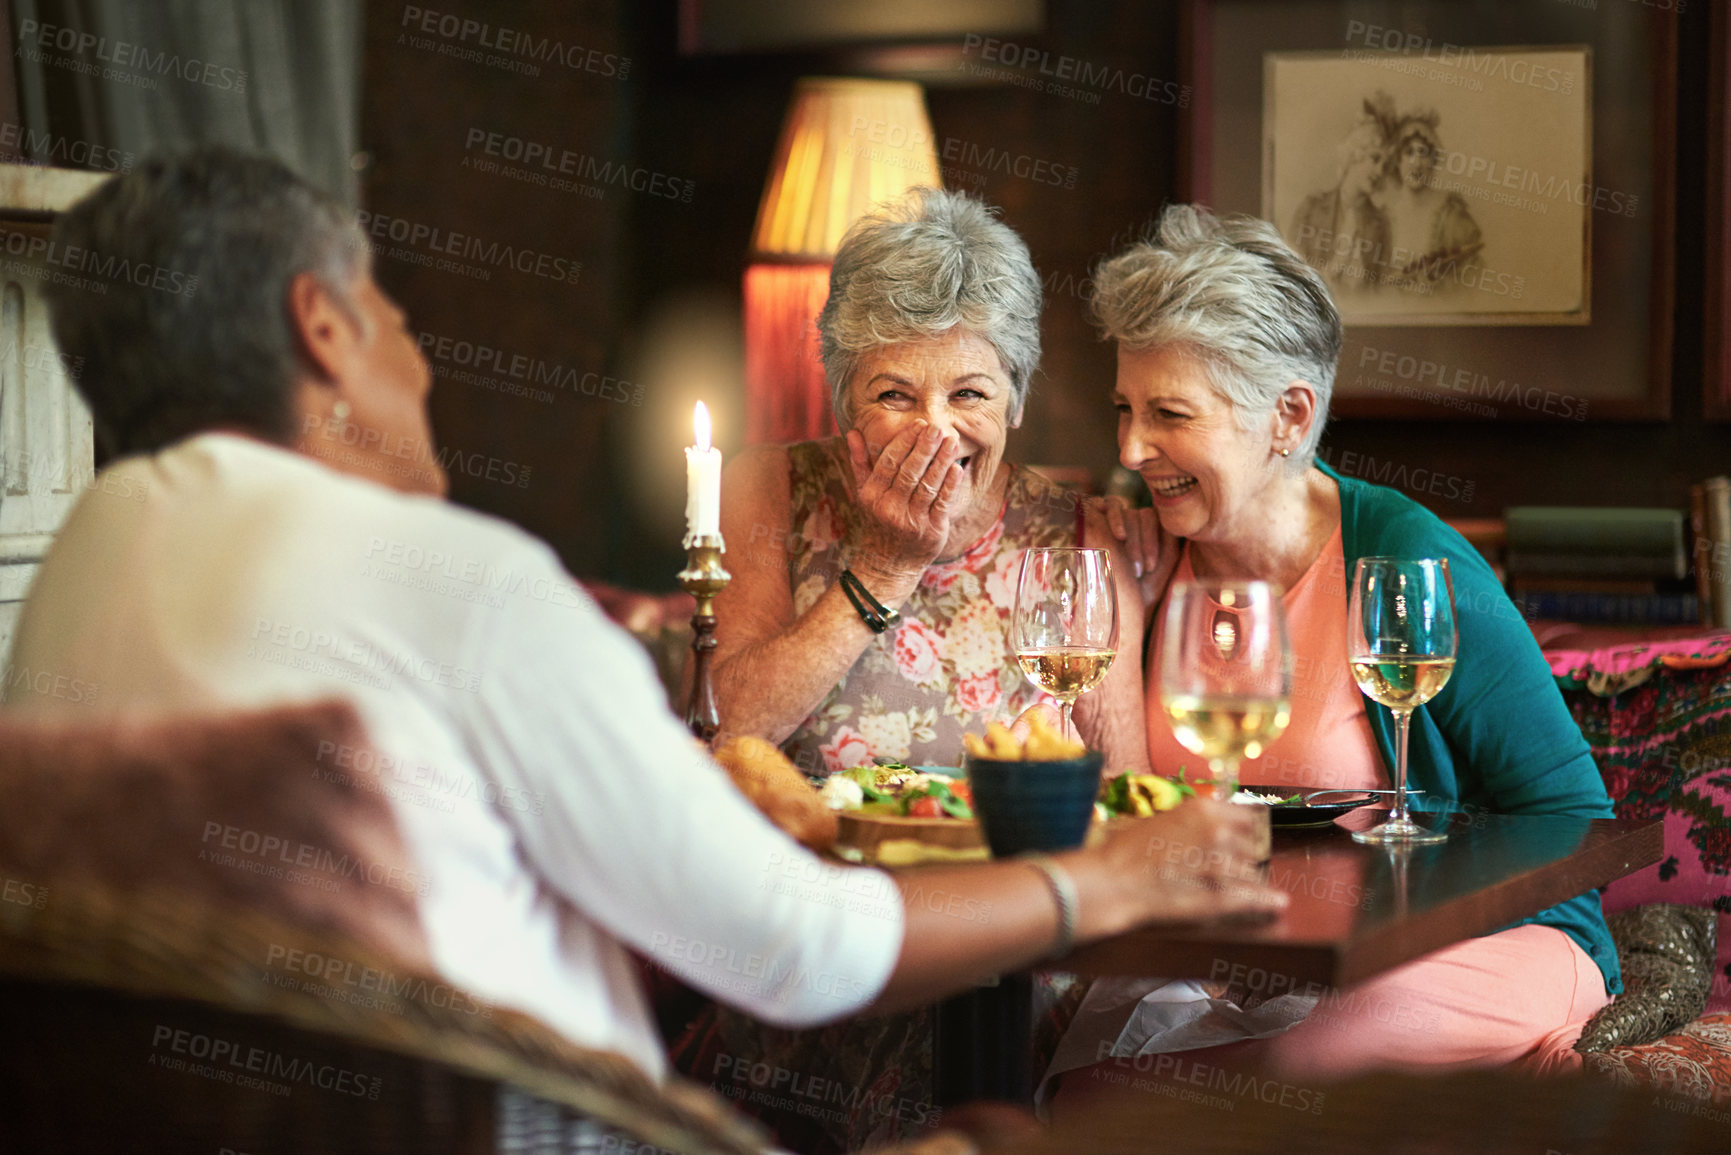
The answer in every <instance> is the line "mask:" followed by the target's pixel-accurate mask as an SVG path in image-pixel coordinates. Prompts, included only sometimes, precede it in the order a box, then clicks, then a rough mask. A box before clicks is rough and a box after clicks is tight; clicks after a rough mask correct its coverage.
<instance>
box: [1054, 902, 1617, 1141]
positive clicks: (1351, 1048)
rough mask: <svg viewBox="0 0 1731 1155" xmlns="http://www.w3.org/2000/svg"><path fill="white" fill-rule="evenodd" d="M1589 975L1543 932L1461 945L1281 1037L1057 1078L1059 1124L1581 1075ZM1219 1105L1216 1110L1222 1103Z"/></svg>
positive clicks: (1573, 951)
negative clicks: (1386, 1074) (1397, 1085)
mask: <svg viewBox="0 0 1731 1155" xmlns="http://www.w3.org/2000/svg"><path fill="white" fill-rule="evenodd" d="M1609 1001H1610V999H1609V997H1608V996H1607V995H1606V994H1605V980H1604V976H1603V974H1601V973H1600V971H1599V968H1598V966H1597V965H1596V964H1595V963H1594V962H1593V960H1592V959H1590V958H1588V957H1587V955H1586V952H1585V951H1583V950H1581V948H1580V947H1579V946H1577V945H1575V940H1574V939H1572V938H1570V937H1569V936H1568V935H1566V934H1564V933H1563V932H1562V931H1560V930H1556V929H1554V928H1552V927H1546V926H1534V925H1526V926H1518V927H1515V928H1513V929H1511V930H1505V931H1503V932H1501V933H1500V934H1493V935H1489V936H1486V937H1484V938H1475V939H1469V940H1467V941H1466V942H1461V943H1456V944H1455V945H1453V946H1450V947H1445V948H1443V949H1442V950H1439V951H1436V952H1434V953H1432V954H1428V955H1425V956H1424V957H1423V958H1420V959H1417V960H1415V961H1413V962H1410V963H1407V964H1406V965H1405V966H1400V967H1396V968H1394V969H1393V970H1390V971H1386V972H1384V973H1383V974H1380V975H1378V976H1377V977H1375V978H1373V979H1369V980H1367V981H1365V982H1362V983H1359V984H1358V985H1357V986H1353V987H1348V988H1346V989H1344V990H1340V991H1330V992H1328V993H1326V994H1324V995H1323V996H1322V999H1321V1001H1320V1002H1319V1003H1318V1004H1317V1006H1316V1008H1315V1010H1313V1011H1312V1012H1311V1013H1310V1014H1309V1015H1308V1016H1306V1017H1305V1018H1304V1020H1303V1021H1301V1022H1299V1023H1298V1024H1297V1025H1296V1026H1294V1027H1292V1028H1291V1029H1290V1030H1287V1031H1286V1032H1284V1033H1282V1034H1279V1035H1276V1036H1274V1037H1272V1038H1268V1039H1259V1040H1254V1041H1246V1042H1239V1043H1231V1044H1226V1045H1223V1046H1216V1047H1206V1048H1202V1049H1199V1050H1191V1051H1182V1052H1176V1053H1171V1054H1160V1055H1140V1056H1137V1057H1136V1058H1134V1059H1130V1058H1117V1059H1108V1060H1106V1061H1105V1062H1101V1063H1097V1064H1095V1065H1093V1066H1091V1067H1084V1068H1081V1069H1079V1070H1071V1071H1068V1072H1066V1073H1065V1074H1064V1075H1063V1077H1062V1081H1061V1083H1060V1085H1059V1088H1058V1091H1057V1094H1056V1096H1055V1097H1054V1098H1053V1099H1052V1101H1051V1104H1050V1118H1051V1119H1052V1120H1053V1121H1054V1122H1056V1121H1059V1120H1063V1119H1067V1118H1068V1119H1073V1118H1078V1117H1082V1116H1085V1115H1087V1114H1088V1113H1090V1112H1092V1111H1094V1110H1098V1109H1100V1108H1102V1107H1104V1106H1105V1105H1106V1104H1108V1103H1110V1102H1113V1101H1116V1100H1120V1099H1123V1098H1125V1097H1131V1098H1134V1097H1137V1096H1140V1095H1146V1094H1152V1093H1159V1094H1165V1095H1168V1096H1172V1095H1174V1094H1179V1093H1181V1094H1183V1095H1199V1096H1203V1098H1199V1099H1198V1100H1197V1101H1199V1102H1207V1101H1209V1099H1208V1096H1209V1095H1217V1094H1224V1095H1226V1096H1228V1097H1229V1096H1230V1095H1233V1094H1238V1095H1244V1094H1254V1095H1256V1096H1257V1097H1258V1098H1262V1099H1264V1100H1266V1101H1276V1100H1275V1099H1270V1096H1271V1095H1274V1096H1276V1098H1277V1099H1278V1101H1279V1102H1281V1103H1282V1104H1283V1105H1287V1104H1288V1099H1291V1100H1292V1104H1291V1105H1294V1106H1295V1107H1296V1108H1297V1109H1300V1110H1303V1109H1306V1108H1305V1107H1304V1105H1303V1103H1301V1102H1300V1100H1304V1101H1307V1102H1308V1101H1313V1102H1315V1103H1316V1104H1318V1105H1320V1103H1321V1101H1322V1089H1323V1087H1324V1085H1326V1084H1328V1083H1331V1082H1334V1081H1336V1080H1340V1079H1345V1078H1349V1077H1351V1076H1353V1075H1356V1074H1360V1073H1363V1072H1368V1071H1373V1070H1396V1071H1408V1072H1439V1073H1440V1072H1443V1071H1448V1070H1458V1069H1464V1068H1473V1067H1505V1068H1510V1069H1513V1070H1518V1071H1521V1072H1523V1073H1526V1074H1533V1075H1545V1074H1554V1073H1564V1072H1568V1071H1573V1070H1578V1069H1579V1068H1580V1066H1581V1056H1580V1055H1579V1054H1577V1053H1576V1052H1575V1050H1574V1045H1575V1041H1576V1040H1577V1039H1579V1038H1580V1035H1581V1029H1582V1027H1584V1026H1585V1025H1586V1023H1587V1020H1588V1019H1590V1018H1592V1016H1593V1013H1594V1012H1595V1011H1597V1010H1598V1009H1599V1008H1600V1007H1602V1006H1604V1005H1605V1004H1606V1003H1607V1002H1609ZM1223 1101H1224V1100H1223Z"/></svg>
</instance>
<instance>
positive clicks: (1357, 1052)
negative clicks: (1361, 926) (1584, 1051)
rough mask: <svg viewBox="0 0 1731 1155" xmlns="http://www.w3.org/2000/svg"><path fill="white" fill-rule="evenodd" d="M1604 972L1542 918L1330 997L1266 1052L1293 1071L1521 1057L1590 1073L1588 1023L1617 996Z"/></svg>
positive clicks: (1339, 1074) (1458, 1064) (1494, 1063)
mask: <svg viewBox="0 0 1731 1155" xmlns="http://www.w3.org/2000/svg"><path fill="white" fill-rule="evenodd" d="M1608 1002H1610V996H1608V995H1607V994H1606V993H1605V979H1604V975H1603V974H1602V973H1600V971H1599V968H1598V965H1597V964H1596V963H1594V962H1593V960H1592V959H1590V958H1588V957H1587V954H1586V952H1585V951H1583V950H1582V949H1581V948H1580V947H1579V946H1577V945H1576V943H1575V940H1574V939H1572V938H1570V937H1569V936H1568V935H1566V934H1564V933H1563V932H1562V931H1560V930H1557V929H1555V928H1554V927H1548V926H1536V925H1533V924H1531V923H1529V924H1527V925H1525V926H1517V927H1514V928H1512V929H1510V930H1505V931H1502V932H1501V933H1499V934H1493V935H1487V936H1485V937H1484V938H1475V939H1468V940H1467V941H1465V942H1460V943H1456V944H1455V945H1453V946H1449V947H1444V948H1443V949H1442V950H1439V951H1436V952H1435V953H1433V954H1428V955H1425V956H1424V957H1423V958H1420V959H1417V960H1415V961H1413V962H1410V963H1407V964H1406V965H1405V966H1399V967H1395V968H1394V969H1393V970H1389V971H1385V972H1384V973H1382V974H1380V975H1378V976H1376V977H1375V978H1372V979H1368V980H1366V981H1365V982H1362V983H1359V984H1358V985H1357V986H1354V987H1348V988H1346V989H1345V990H1341V991H1334V992H1330V993H1329V994H1326V995H1324V996H1323V998H1322V1001H1321V1003H1319V1004H1318V1005H1317V1008H1316V1010H1314V1011H1312V1012H1311V1013H1310V1015H1309V1016H1307V1017H1306V1018H1305V1020H1304V1021H1303V1022H1301V1023H1299V1024H1298V1025H1297V1026H1295V1027H1293V1028H1292V1029H1291V1030H1290V1031H1287V1032H1286V1033H1284V1034H1282V1035H1278V1036H1276V1037H1274V1038H1272V1039H1269V1040H1266V1041H1265V1042H1264V1043H1263V1044H1262V1050H1261V1051H1260V1054H1259V1061H1260V1062H1261V1063H1262V1064H1263V1065H1264V1066H1265V1067H1266V1068H1267V1069H1268V1070H1269V1071H1270V1072H1271V1073H1278V1074H1282V1075H1290V1076H1292V1077H1305V1078H1311V1079H1337V1078H1345V1077H1347V1076H1349V1075H1354V1074H1357V1073H1359V1072H1361V1071H1366V1070H1371V1069H1394V1070H1409V1071H1414V1070H1424V1071H1436V1072H1441V1071H1446V1070H1450V1069H1458V1068H1465V1067H1501V1066H1513V1067H1516V1068H1518V1069H1520V1070H1522V1071H1525V1072H1527V1073H1531V1074H1548V1073H1552V1072H1561V1071H1570V1070H1578V1069H1579V1068H1580V1066H1581V1056H1580V1055H1579V1054H1577V1053H1576V1052H1575V1050H1574V1045H1575V1041H1576V1040H1577V1039H1579V1038H1580V1037H1581V1028H1582V1027H1584V1026H1586V1023H1587V1020H1588V1019H1590V1018H1592V1017H1593V1013H1594V1012H1595V1011H1597V1010H1598V1009H1599V1008H1600V1007H1602V1006H1604V1005H1605V1004H1606V1003H1608Z"/></svg>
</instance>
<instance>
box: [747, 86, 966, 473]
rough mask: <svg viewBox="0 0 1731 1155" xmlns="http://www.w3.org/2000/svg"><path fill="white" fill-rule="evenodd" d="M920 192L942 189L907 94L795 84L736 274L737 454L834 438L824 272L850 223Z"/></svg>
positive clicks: (915, 94)
mask: <svg viewBox="0 0 1731 1155" xmlns="http://www.w3.org/2000/svg"><path fill="white" fill-rule="evenodd" d="M921 185H926V186H930V187H933V188H937V187H941V185H942V177H941V176H940V175H939V171H938V157H937V149H936V147H935V142H934V141H933V139H932V127H931V121H930V119H929V118H928V117H927V116H926V105H925V96H924V93H923V92H922V90H921V88H920V86H919V85H918V84H915V83H913V82H911V81H905V80H859V79H835V78H807V79H804V80H801V81H799V83H798V84H797V85H796V86H795V88H794V93H793V103H792V104H791V105H790V107H789V108H788V111H787V119H786V120H784V121H783V122H782V125H781V138H780V140H779V141H778V142H777V143H776V146H775V162H774V164H772V165H771V166H770V170H769V180H768V182H767V183H766V184H765V185H764V190H763V201H762V202H761V203H760V204H759V205H758V209H757V225H756V227H755V228H754V229H753V230H752V238H751V256H750V264H749V266H748V267H747V268H746V270H745V414H746V421H745V424H746V440H747V442H748V443H750V444H761V443H764V442H784V441H806V440H810V439H812V438H816V437H823V436H826V435H828V434H830V433H834V432H835V423H834V420H833V418H832V417H831V414H830V403H829V389H828V388H827V387H826V386H825V384H824V379H823V365H822V362H821V361H820V360H819V357H818V340H817V315H818V312H819V311H820V310H821V309H822V308H823V303H824V300H825V298H826V297H828V295H829V269H830V261H831V260H832V259H833V258H834V256H835V250H836V246H837V245H838V244H839V243H840V242H841V238H842V234H843V233H845V232H846V231H847V228H848V226H849V225H851V224H852V223H853V222H854V221H855V220H856V219H857V218H858V217H860V216H861V215H863V214H864V213H865V212H866V211H867V210H869V209H870V208H872V207H873V206H874V205H877V204H879V203H881V202H883V201H886V200H893V199H895V198H896V197H898V196H900V195H901V194H902V193H904V192H906V191H907V190H908V189H910V188H916V187H918V186H921Z"/></svg>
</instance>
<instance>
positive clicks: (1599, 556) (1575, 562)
mask: <svg viewBox="0 0 1731 1155" xmlns="http://www.w3.org/2000/svg"><path fill="white" fill-rule="evenodd" d="M1504 520H1505V523H1506V526H1507V549H1508V552H1507V562H1506V564H1507V567H1508V581H1509V585H1510V587H1511V588H1510V594H1511V596H1512V597H1513V598H1514V602H1515V605H1516V607H1517V608H1519V609H1520V611H1521V613H1522V614H1523V615H1525V616H1526V617H1528V618H1555V619H1561V620H1564V621H1572V622H1595V623H1607V624H1625V625H1652V626H1662V625H1691V624H1694V623H1696V622H1698V621H1699V620H1700V618H1701V602H1700V599H1699V596H1698V593H1697V592H1690V590H1689V587H1688V584H1687V582H1686V579H1687V577H1688V573H1689V553H1688V548H1687V544H1686V541H1685V537H1684V532H1683V515H1682V514H1681V513H1679V512H1678V511H1677V510H1674V509H1620V508H1596V507H1579V508H1577V507H1563V506H1520V507H1517V508H1513V509H1509V510H1507V511H1505V513H1504Z"/></svg>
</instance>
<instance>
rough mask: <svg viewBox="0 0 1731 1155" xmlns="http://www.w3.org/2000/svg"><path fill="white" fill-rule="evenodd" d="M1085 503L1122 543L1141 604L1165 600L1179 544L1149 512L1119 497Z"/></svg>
mask: <svg viewBox="0 0 1731 1155" xmlns="http://www.w3.org/2000/svg"><path fill="white" fill-rule="evenodd" d="M1088 500H1089V504H1091V505H1093V506H1094V507H1095V508H1096V509H1097V510H1099V511H1100V512H1101V513H1102V514H1104V515H1105V518H1106V525H1107V527H1108V528H1109V529H1110V530H1111V531H1112V536H1113V537H1115V538H1117V539H1118V540H1119V541H1121V542H1123V543H1124V552H1126V553H1128V554H1129V555H1130V560H1131V563H1132V564H1133V565H1134V566H1135V569H1136V584H1137V586H1138V587H1139V588H1140V589H1141V591H1142V604H1143V605H1144V606H1151V605H1153V604H1154V603H1156V602H1158V601H1159V600H1160V599H1161V598H1163V597H1165V596H1166V586H1167V585H1168V584H1169V583H1170V582H1171V581H1172V572H1173V571H1174V570H1175V569H1177V568H1178V551H1179V543H1178V539H1177V538H1176V537H1173V536H1172V535H1171V534H1170V533H1168V532H1166V530H1165V529H1164V528H1163V527H1162V526H1161V525H1160V515H1159V514H1157V513H1155V512H1154V511H1153V510H1152V509H1136V508H1133V507H1132V506H1131V505H1130V503H1129V502H1127V501H1125V500H1124V499H1123V498H1121V497H1097V498H1089V499H1088Z"/></svg>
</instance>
